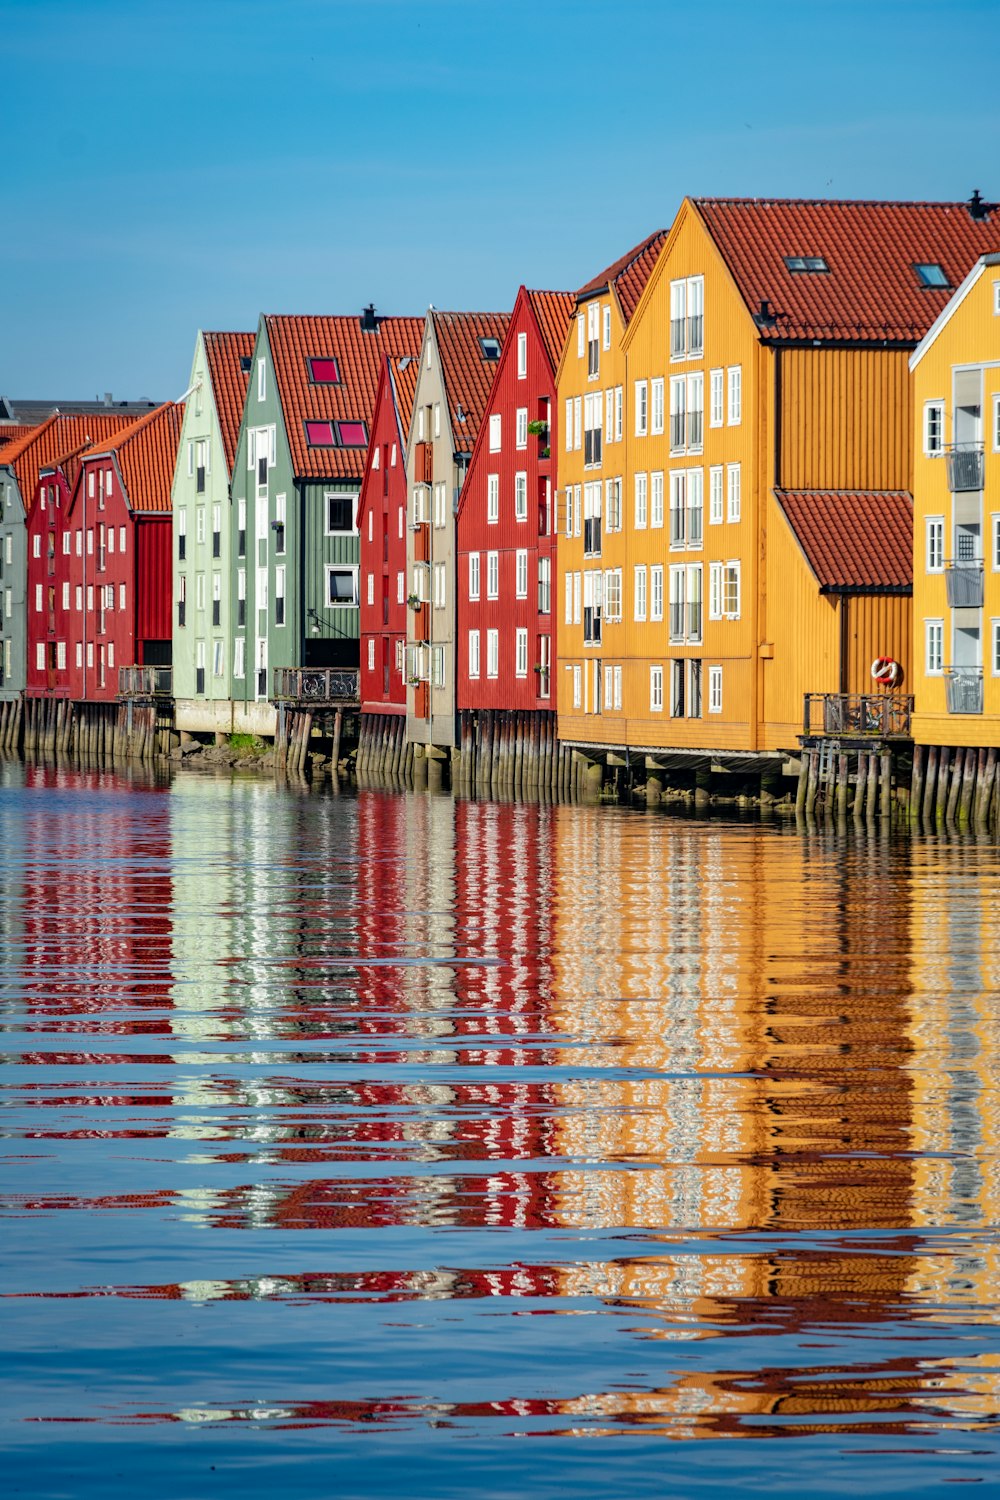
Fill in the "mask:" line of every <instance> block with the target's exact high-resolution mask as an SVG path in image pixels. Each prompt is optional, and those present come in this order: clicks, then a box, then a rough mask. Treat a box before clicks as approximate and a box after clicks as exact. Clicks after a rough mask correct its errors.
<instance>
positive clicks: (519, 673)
mask: <svg viewBox="0 0 1000 1500" xmlns="http://www.w3.org/2000/svg"><path fill="white" fill-rule="evenodd" d="M527 675H528V632H527V630H525V629H523V628H522V627H520V626H518V628H517V630H516V631H515V632H514V676H515V677H527Z"/></svg>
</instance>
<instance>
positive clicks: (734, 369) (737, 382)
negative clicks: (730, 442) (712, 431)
mask: <svg viewBox="0 0 1000 1500" xmlns="http://www.w3.org/2000/svg"><path fill="white" fill-rule="evenodd" d="M726 388H727V390H728V393H729V396H728V403H727V408H726V422H727V424H728V426H730V427H738V426H739V425H740V423H741V422H742V420H743V366H742V365H730V366H729V369H728V370H727V371H726Z"/></svg>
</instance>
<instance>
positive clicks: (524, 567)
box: [514, 547, 528, 599]
mask: <svg viewBox="0 0 1000 1500" xmlns="http://www.w3.org/2000/svg"><path fill="white" fill-rule="evenodd" d="M514 597H515V598H516V599H527V597H528V553H527V550H526V549H525V548H523V547H520V548H518V550H517V552H516V554H515V566H514Z"/></svg>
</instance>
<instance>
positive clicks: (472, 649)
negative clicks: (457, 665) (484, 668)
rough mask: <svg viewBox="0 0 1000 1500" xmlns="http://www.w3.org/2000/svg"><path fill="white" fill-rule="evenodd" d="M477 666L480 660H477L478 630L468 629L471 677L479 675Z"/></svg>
mask: <svg viewBox="0 0 1000 1500" xmlns="http://www.w3.org/2000/svg"><path fill="white" fill-rule="evenodd" d="M479 666H480V662H479V631H478V630H470V631H469V676H470V677H472V678H478V676H479Z"/></svg>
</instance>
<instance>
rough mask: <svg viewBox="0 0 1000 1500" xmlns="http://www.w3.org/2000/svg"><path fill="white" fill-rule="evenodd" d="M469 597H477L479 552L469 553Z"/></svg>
mask: <svg viewBox="0 0 1000 1500" xmlns="http://www.w3.org/2000/svg"><path fill="white" fill-rule="evenodd" d="M469 598H470V599H478V598H479V553H478V552H470V553H469Z"/></svg>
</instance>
